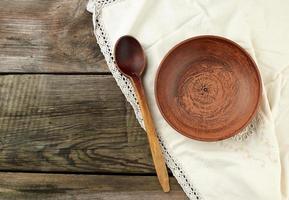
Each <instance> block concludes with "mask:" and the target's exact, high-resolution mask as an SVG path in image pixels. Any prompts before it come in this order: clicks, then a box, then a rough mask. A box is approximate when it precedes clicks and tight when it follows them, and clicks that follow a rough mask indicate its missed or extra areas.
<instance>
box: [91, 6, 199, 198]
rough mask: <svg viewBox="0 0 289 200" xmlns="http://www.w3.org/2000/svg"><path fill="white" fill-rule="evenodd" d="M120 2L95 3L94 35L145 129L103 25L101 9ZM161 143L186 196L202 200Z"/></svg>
mask: <svg viewBox="0 0 289 200" xmlns="http://www.w3.org/2000/svg"><path fill="white" fill-rule="evenodd" d="M117 1H120V0H95V1H94V12H93V25H94V34H95V37H96V39H97V43H98V44H99V46H100V49H101V52H102V53H103V55H104V57H105V60H106V62H107V64H108V67H109V70H110V71H111V73H112V75H113V77H114V78H115V80H116V82H117V85H118V86H119V87H120V89H121V91H122V93H123V94H124V95H125V97H126V99H127V101H128V102H129V103H130V104H131V105H132V107H133V109H134V111H135V114H136V117H137V120H138V121H139V123H140V125H141V126H142V128H144V122H143V119H142V115H141V112H140V108H139V105H138V102H137V99H136V96H135V93H134V89H133V86H132V84H131V82H130V80H129V79H128V78H126V77H125V76H123V75H122V74H121V73H120V72H119V71H118V69H117V68H116V64H115V58H114V55H113V51H112V48H111V47H112V46H111V43H110V40H109V36H108V33H106V32H105V28H104V25H103V23H102V20H101V18H102V16H101V13H100V11H101V9H102V8H103V7H104V6H106V5H109V4H111V3H114V2H117ZM159 141H160V144H161V147H162V150H163V153H164V157H165V160H166V164H167V166H168V167H169V168H170V169H171V171H172V173H173V175H174V176H175V177H176V179H177V181H178V183H179V184H180V185H181V187H182V188H183V190H184V192H185V193H186V195H187V196H188V197H189V198H190V199H192V200H202V199H203V198H201V196H200V193H199V192H198V191H197V189H195V188H194V187H193V185H192V184H191V183H189V181H188V178H187V176H186V175H185V173H184V171H183V170H182V169H181V167H180V165H179V164H178V163H177V162H176V161H175V160H174V159H173V157H172V156H171V155H170V153H169V151H168V149H167V148H166V144H165V142H164V140H163V139H162V138H160V136H159Z"/></svg>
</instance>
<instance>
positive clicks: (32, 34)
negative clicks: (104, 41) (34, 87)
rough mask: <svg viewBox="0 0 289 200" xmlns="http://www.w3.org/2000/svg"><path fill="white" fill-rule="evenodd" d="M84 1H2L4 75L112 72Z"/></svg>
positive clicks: (0, 31)
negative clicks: (107, 64)
mask: <svg viewBox="0 0 289 200" xmlns="http://www.w3.org/2000/svg"><path fill="white" fill-rule="evenodd" d="M86 2H87V1H83V0H69V1H62V0H54V1H50V0H42V1H39V0H25V1H23V0H1V1H0V73H1V72H18V73H22V72H23V73H25V72H26V73H28V72H29V73H41V72H45V73H66V72H69V73H78V72H79V73H89V72H94V73H97V72H101V73H103V72H108V68H107V66H106V63H105V61H104V58H103V56H102V54H101V53H100V50H99V47H98V45H97V44H96V40H95V37H94V35H93V28H92V20H91V14H90V13H88V12H87V11H86V10H85V9H86V8H85V7H86Z"/></svg>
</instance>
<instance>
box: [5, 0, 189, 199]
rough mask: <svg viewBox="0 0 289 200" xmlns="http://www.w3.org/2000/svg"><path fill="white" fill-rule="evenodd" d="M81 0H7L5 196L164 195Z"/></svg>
mask: <svg viewBox="0 0 289 200" xmlns="http://www.w3.org/2000/svg"><path fill="white" fill-rule="evenodd" d="M85 6H86V1H83V0H67V1H61V0H54V1H52V0H1V1H0V74H1V75H0V171H1V172H0V199H1V200H2V199H4V200H5V199H9V200H11V199H29V200H30V199H41V200H43V199H53V200H55V199H118V200H121V199H126V200H128V199H133V200H135V199H138V200H141V199H146V200H147V199H154V200H156V199H166V200H167V199H186V197H185V195H184V193H183V192H182V191H181V189H180V187H179V186H178V184H177V182H176V180H175V179H174V178H171V187H172V191H171V192H170V193H169V194H164V193H163V192H162V191H161V188H160V186H159V184H158V181H157V179H156V176H155V171H154V167H153V165H152V159H151V156H150V152H149V147H148V143H147V138H146V135H145V133H144V131H143V130H142V129H141V127H140V126H139V125H138V123H137V121H136V118H135V116H134V113H133V110H132V108H131V106H130V105H129V103H127V102H126V100H125V99H124V96H123V95H122V93H121V92H120V90H119V88H118V87H117V85H116V83H115V81H114V79H113V77H112V75H111V73H110V72H109V71H108V68H107V66H106V64H105V61H104V58H103V56H102V55H101V53H100V50H99V48H98V46H97V44H96V40H95V38H94V36H93V31H92V22H91V15H90V14H89V13H88V12H86V11H85Z"/></svg>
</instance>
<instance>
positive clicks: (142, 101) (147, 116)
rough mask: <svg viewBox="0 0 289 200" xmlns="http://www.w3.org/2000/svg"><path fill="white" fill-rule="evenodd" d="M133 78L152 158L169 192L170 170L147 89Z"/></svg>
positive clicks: (163, 184)
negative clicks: (150, 108)
mask: <svg viewBox="0 0 289 200" xmlns="http://www.w3.org/2000/svg"><path fill="white" fill-rule="evenodd" d="M131 79H132V81H133V83H134V87H135V89H136V90H135V91H136V96H137V100H138V102H139V105H140V109H141V113H142V117H143V120H144V124H145V129H146V132H147V137H148V141H149V145H150V149H151V154H152V158H153V162H154V165H155V169H156V172H157V176H158V179H159V182H160V184H161V186H162V189H163V191H164V192H169V191H170V184H169V176H168V171H167V168H166V164H165V160H164V157H163V154H162V151H161V147H160V144H159V140H158V137H157V133H156V130H155V126H154V123H153V119H152V116H151V113H150V110H149V107H148V104H147V99H146V96H145V91H144V87H143V84H142V81H141V79H140V78H139V77H133V78H131Z"/></svg>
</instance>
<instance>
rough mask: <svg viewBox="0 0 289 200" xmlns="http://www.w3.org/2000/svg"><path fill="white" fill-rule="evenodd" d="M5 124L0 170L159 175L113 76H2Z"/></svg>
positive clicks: (0, 103)
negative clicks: (155, 173) (156, 173)
mask: <svg viewBox="0 0 289 200" xmlns="http://www.w3.org/2000/svg"><path fill="white" fill-rule="evenodd" d="M0 124H1V126H0V170H7V171H43V172H89V173H90V172H92V173H154V172H155V171H154V167H153V165H152V160H151V156H150V150H149V146H148V143H147V136H146V134H145V132H144V131H143V130H142V129H141V127H140V126H139V124H138V122H137V121H136V119H135V116H134V112H133V110H132V108H131V106H130V105H129V103H127V102H126V100H125V99H124V96H123V95H122V93H121V92H120V90H119V88H118V86H117V85H116V83H115V81H114V79H113V77H112V76H111V75H104V76H100V75H79V76H77V75H69V76H68V75H2V76H0Z"/></svg>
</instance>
